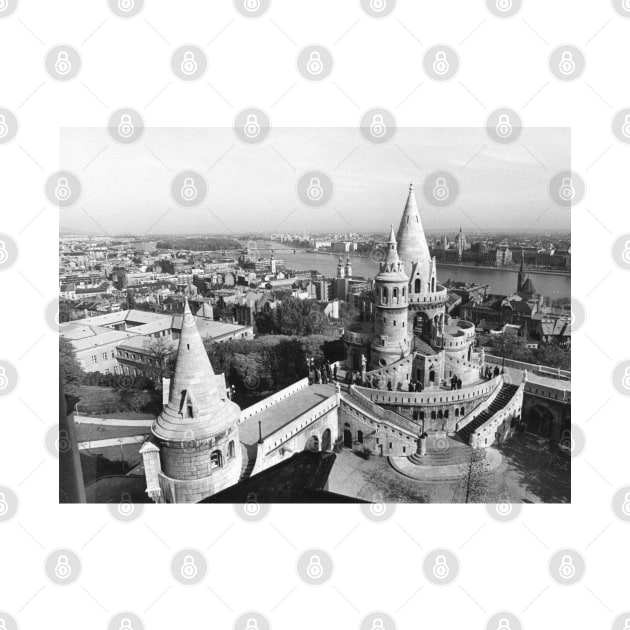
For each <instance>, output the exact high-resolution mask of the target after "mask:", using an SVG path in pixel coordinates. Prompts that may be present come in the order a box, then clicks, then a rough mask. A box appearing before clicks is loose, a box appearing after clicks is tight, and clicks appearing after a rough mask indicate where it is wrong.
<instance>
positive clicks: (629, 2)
mask: <svg viewBox="0 0 630 630" xmlns="http://www.w3.org/2000/svg"><path fill="white" fill-rule="evenodd" d="M621 6H622V7H623V10H624V11H630V0H623V2H622V3H621ZM626 623H628V622H626ZM624 630H625V629H624Z"/></svg>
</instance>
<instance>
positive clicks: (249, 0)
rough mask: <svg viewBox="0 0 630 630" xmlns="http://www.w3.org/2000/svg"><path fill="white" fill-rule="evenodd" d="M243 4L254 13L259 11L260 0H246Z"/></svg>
mask: <svg viewBox="0 0 630 630" xmlns="http://www.w3.org/2000/svg"><path fill="white" fill-rule="evenodd" d="M243 6H244V7H245V10H246V11H249V12H250V13H253V12H254V11H258V9H260V0H245V3H244V4H243Z"/></svg>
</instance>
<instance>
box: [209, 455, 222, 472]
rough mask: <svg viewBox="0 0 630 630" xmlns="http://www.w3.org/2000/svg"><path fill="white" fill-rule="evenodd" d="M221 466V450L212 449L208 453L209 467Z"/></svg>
mask: <svg viewBox="0 0 630 630" xmlns="http://www.w3.org/2000/svg"><path fill="white" fill-rule="evenodd" d="M221 466H223V453H221V451H212V454H211V455H210V468H221Z"/></svg>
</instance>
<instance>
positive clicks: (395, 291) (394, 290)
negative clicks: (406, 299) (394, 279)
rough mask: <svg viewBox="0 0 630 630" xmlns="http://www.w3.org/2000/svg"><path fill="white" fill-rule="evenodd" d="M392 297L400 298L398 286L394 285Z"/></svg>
mask: <svg viewBox="0 0 630 630" xmlns="http://www.w3.org/2000/svg"><path fill="white" fill-rule="evenodd" d="M392 297H393V298H394V299H395V300H397V299H398V287H394V289H393V291H392Z"/></svg>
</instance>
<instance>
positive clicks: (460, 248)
mask: <svg viewBox="0 0 630 630" xmlns="http://www.w3.org/2000/svg"><path fill="white" fill-rule="evenodd" d="M455 240H456V245H457V260H458V262H462V260H463V258H464V250H465V249H466V236H465V235H464V233H463V232H462V226H461V225H460V226H459V234H458V235H457V237H456V239H455Z"/></svg>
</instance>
